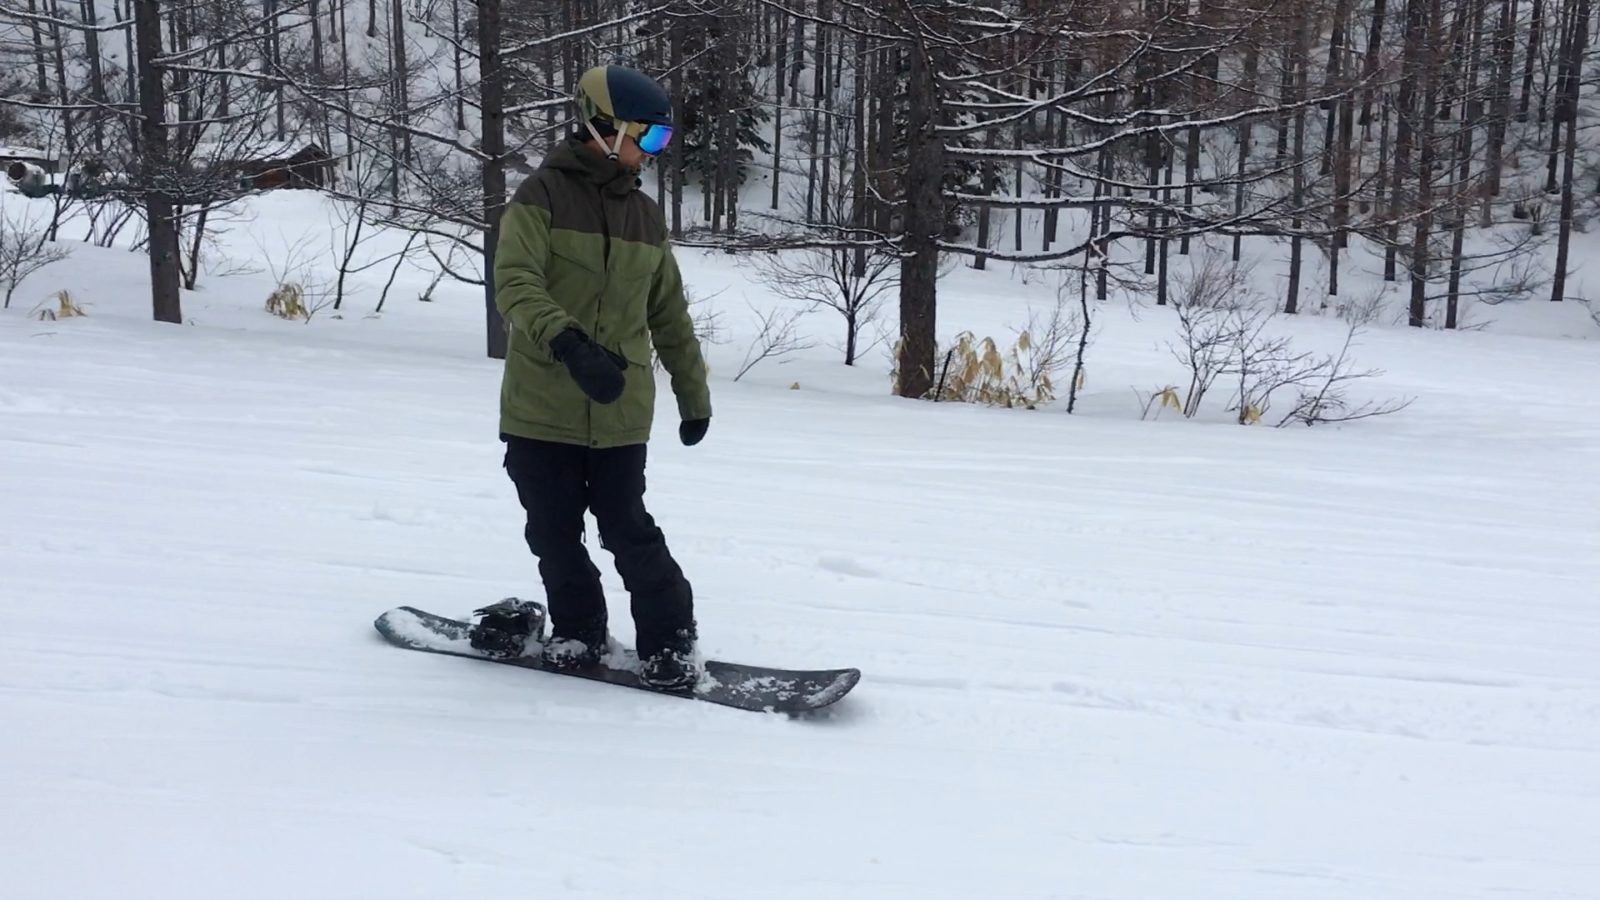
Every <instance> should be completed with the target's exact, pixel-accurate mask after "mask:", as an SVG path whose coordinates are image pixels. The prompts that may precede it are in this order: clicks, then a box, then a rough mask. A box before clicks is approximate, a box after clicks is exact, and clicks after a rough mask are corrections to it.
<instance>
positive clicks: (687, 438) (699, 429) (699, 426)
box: [678, 419, 711, 447]
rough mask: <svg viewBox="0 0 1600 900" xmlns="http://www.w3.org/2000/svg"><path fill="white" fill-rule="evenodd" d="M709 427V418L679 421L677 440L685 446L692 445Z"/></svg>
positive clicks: (699, 439) (696, 442)
mask: <svg viewBox="0 0 1600 900" xmlns="http://www.w3.org/2000/svg"><path fill="white" fill-rule="evenodd" d="M710 427H711V420H710V419H687V420H685V421H683V422H679V423H678V440H680V441H683V445H684V446H685V447H693V446H694V445H695V444H698V443H700V441H701V439H702V438H704V437H705V436H706V429H707V428H710Z"/></svg>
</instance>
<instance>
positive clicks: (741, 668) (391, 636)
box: [373, 606, 861, 716]
mask: <svg viewBox="0 0 1600 900" xmlns="http://www.w3.org/2000/svg"><path fill="white" fill-rule="evenodd" d="M373 627H375V628H376V629H377V630H378V633H379V634H381V635H383V637H384V639H386V640H387V641H388V642H389V643H391V644H394V645H395V646H397V647H404V648H406V649H408V650H420V651H423V652H425V653H442V654H446V655H449V656H461V657H466V658H469V659H479V660H484V661H486V662H495V663H501V664H503V665H511V666H518V667H520V668H524V669H536V670H538V671H541V672H548V673H550V674H554V675H567V676H571V677H577V678H583V679H587V680H589V681H600V682H605V683H606V684H614V685H618V686H621V687H628V688H634V689H636V690H641V691H648V692H650V693H656V694H666V695H669V696H675V697H683V698H688V699H693V700H701V701H704V702H707V703H714V704H717V705H719V706H727V707H732V708H733V709H742V710H747V711H750V712H767V713H786V714H789V715H791V716H794V715H803V714H806V713H811V712H815V711H817V710H820V709H823V708H825V707H827V706H830V705H832V704H834V703H837V702H838V701H839V700H840V699H841V698H843V697H844V695H846V694H848V693H850V690H851V689H852V688H854V687H855V686H856V683H857V682H859V681H860V680H861V671H860V670H859V669H853V668H843V669H812V670H802V669H778V668H773V667H770V666H752V665H744V664H740V663H731V662H724V661H722V660H706V661H704V662H702V664H701V675H700V680H699V682H698V683H696V684H694V685H692V686H689V687H685V688H678V689H670V688H658V687H655V686H653V685H649V684H646V683H645V682H643V681H642V680H640V678H639V659H638V656H637V655H636V654H635V653H634V652H633V651H632V650H629V649H626V648H622V647H618V646H617V645H616V644H615V643H613V644H612V647H611V649H610V651H609V652H608V653H607V654H606V656H604V657H603V658H602V660H601V662H600V664H598V665H595V666H590V667H586V668H578V669H554V668H551V667H549V666H546V665H544V664H543V663H542V662H541V661H540V659H539V643H538V639H539V638H540V637H542V635H540V636H536V637H535V638H534V639H530V640H529V641H528V644H527V647H526V648H525V649H524V650H523V652H522V654H521V655H520V656H509V657H503V656H495V655H491V654H488V653H485V652H483V651H481V650H478V649H477V648H475V647H473V646H472V643H471V641H470V639H469V634H470V632H471V628H472V623H471V622H470V621H464V620H461V619H452V618H449V617H446V616H441V615H436V614H434V613H431V612H427V611H425V610H421V609H417V608H416V607H412V606H399V607H396V608H394V609H391V610H388V611H387V612H385V613H384V614H383V615H381V616H379V617H378V618H377V620H376V621H375V622H373ZM541 631H542V628H541Z"/></svg>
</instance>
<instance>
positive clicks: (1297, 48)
mask: <svg viewBox="0 0 1600 900" xmlns="http://www.w3.org/2000/svg"><path fill="white" fill-rule="evenodd" d="M1307 41H1308V36H1307V34H1306V24H1305V19H1304V18H1303V17H1299V18H1296V19H1295V29H1294V60H1293V67H1294V71H1293V75H1294V82H1293V85H1294V89H1293V93H1292V95H1291V102H1295V103H1298V102H1299V101H1300V100H1302V99H1304V97H1305V93H1306V65H1307V62H1308V60H1307V57H1308V56H1309V55H1310V54H1309V52H1308V50H1307V47H1308V44H1307ZM1291 179H1292V187H1291V191H1292V194H1291V196H1290V200H1289V203H1290V205H1291V206H1292V207H1293V212H1292V213H1291V214H1290V215H1291V217H1290V220H1289V226H1290V228H1291V229H1292V231H1293V234H1292V235H1291V236H1290V238H1289V285H1288V289H1287V291H1286V293H1285V295H1284V300H1283V311H1284V312H1285V313H1288V314H1289V315H1294V314H1296V313H1298V312H1299V311H1300V269H1301V267H1302V265H1303V262H1302V256H1303V252H1304V247H1303V245H1304V243H1305V240H1304V238H1302V237H1301V236H1300V224H1301V221H1302V220H1301V214H1300V210H1301V209H1302V208H1303V207H1304V206H1305V203H1306V108H1305V107H1303V106H1302V107H1300V108H1298V109H1296V110H1295V112H1294V171H1293V174H1292V175H1291ZM1241 402H1242V400H1241Z"/></svg>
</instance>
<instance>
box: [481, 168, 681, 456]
mask: <svg viewBox="0 0 1600 900" xmlns="http://www.w3.org/2000/svg"><path fill="white" fill-rule="evenodd" d="M638 186H639V180H638V178H637V177H636V176H635V175H634V174H633V173H632V172H630V171H628V170H627V169H626V168H624V167H623V166H622V165H621V164H620V163H618V162H616V161H614V160H609V159H607V158H606V157H604V156H603V155H601V154H599V153H596V152H594V151H593V150H592V149H590V148H588V147H586V146H584V145H583V143H582V142H581V141H580V140H578V139H577V138H568V139H567V140H566V141H565V142H563V143H562V144H560V145H558V146H557V147H556V148H555V150H554V151H552V152H551V154H550V156H549V157H548V158H546V159H545V161H544V163H543V165H541V166H540V167H539V168H538V170H537V171H535V172H534V173H533V174H532V175H530V176H528V178H527V180H525V181H524V182H523V183H522V185H521V186H520V187H519V188H518V189H517V192H516V195H515V196H514V197H512V199H511V202H510V203H509V204H507V206H506V209H505V214H504V216H503V217H502V218H501V222H500V241H499V243H498V244H497V245H496V249H495V260H494V284H495V305H496V306H498V307H499V309H500V314H501V315H502V316H503V317H504V318H505V320H506V322H507V326H508V328H509V329H510V333H509V335H508V345H507V350H506V361H505V369H504V373H503V376H502V380H501V387H500V430H501V432H503V433H506V434H511V435H516V436H519V437H528V438H536V439H540V440H547V441H558V442H561V443H568V444H586V445H588V446H591V447H616V446H621V445H625V444H638V443H643V442H645V441H647V440H648V439H649V437H650V426H651V422H652V419H653V417H654V413H655V399H656V381H655V373H654V369H653V367H652V360H651V348H652V346H653V347H654V349H655V352H656V354H657V355H659V356H660V358H661V363H662V366H663V367H664V368H665V369H666V371H667V373H668V374H669V375H670V376H671V380H672V392H673V394H674V395H675V396H676V397H677V401H678V415H679V417H680V418H682V419H685V420H688V419H703V418H708V417H710V415H711V394H710V390H709V389H708V387H707V385H706V368H705V362H704V361H703V359H702V358H701V355H700V342H699V340H698V338H696V336H695V333H694V322H693V320H692V319H691V318H690V316H689V308H688V302H687V299H686V298H685V297H684V294H683V280H682V277H681V276H680V275H679V272H678V263H677V261H676V260H675V259H674V258H673V255H672V248H671V246H670V245H669V243H668V240H667V227H666V222H665V220H664V218H663V217H662V215H661V208H660V207H659V206H658V205H656V203H655V201H654V200H652V199H651V198H650V197H649V196H648V195H647V194H645V193H643V192H642V191H639V190H638V189H637V188H638ZM571 325H576V326H578V327H580V328H582V329H583V330H584V331H585V332H587V333H588V334H589V336H590V337H591V338H593V339H594V341H595V342H596V343H598V344H600V345H601V346H603V347H605V348H607V349H609V350H611V351H612V352H613V354H615V355H618V356H621V357H622V358H624V359H626V360H627V363H628V365H627V369H626V376H625V384H626V386H625V387H624V388H623V391H622V396H621V397H619V398H618V399H617V400H616V402H614V403H609V404H600V403H595V402H593V401H591V400H590V399H589V398H588V397H587V396H586V395H585V394H584V393H583V391H582V390H580V389H579V387H578V385H577V383H576V382H574V381H573V380H572V376H571V375H570V374H568V372H567V370H566V367H565V366H563V365H562V364H561V363H560V362H558V361H557V360H556V358H555V356H554V355H553V354H552V353H551V350H550V339H551V338H553V337H555V336H556V335H558V334H560V333H561V331H562V330H563V329H564V328H567V327H568V326H571Z"/></svg>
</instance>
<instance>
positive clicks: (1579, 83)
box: [1550, 0, 1589, 303]
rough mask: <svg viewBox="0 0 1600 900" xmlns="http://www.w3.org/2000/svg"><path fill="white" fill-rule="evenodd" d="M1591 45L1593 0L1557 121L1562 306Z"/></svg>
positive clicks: (1554, 294) (1576, 23) (1576, 38)
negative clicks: (1560, 135)
mask: <svg viewBox="0 0 1600 900" xmlns="http://www.w3.org/2000/svg"><path fill="white" fill-rule="evenodd" d="M1588 43H1589V0H1578V11H1577V14H1576V15H1574V16H1573V22H1572V35H1571V39H1570V40H1569V41H1568V42H1567V44H1568V48H1569V49H1568V51H1567V53H1568V55H1569V56H1570V57H1571V66H1572V69H1573V72H1574V75H1573V77H1572V78H1570V79H1569V80H1568V81H1567V85H1566V88H1567V90H1566V93H1565V94H1564V95H1563V96H1562V98H1561V105H1560V107H1559V108H1558V110H1557V115H1556V118H1557V119H1558V120H1559V119H1565V120H1566V122H1567V139H1566V148H1565V149H1566V152H1565V153H1564V154H1563V157H1564V158H1563V162H1562V173H1561V232H1560V236H1559V237H1558V238H1557V243H1556V272H1555V278H1554V279H1553V281H1554V283H1553V284H1552V285H1551V288H1550V299H1551V301H1553V302H1556V303H1559V302H1561V301H1562V300H1564V299H1565V298H1566V289H1567V266H1568V261H1569V259H1570V251H1571V245H1572V206H1573V191H1574V188H1575V185H1574V183H1573V168H1574V164H1575V162H1576V160H1577V156H1578V121H1577V115H1578V98H1579V96H1580V93H1581V91H1582V88H1583V79H1582V78H1579V77H1577V73H1578V72H1579V71H1580V69H1581V66H1582V61H1583V54H1584V50H1585V49H1586V48H1587V46H1588Z"/></svg>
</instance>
